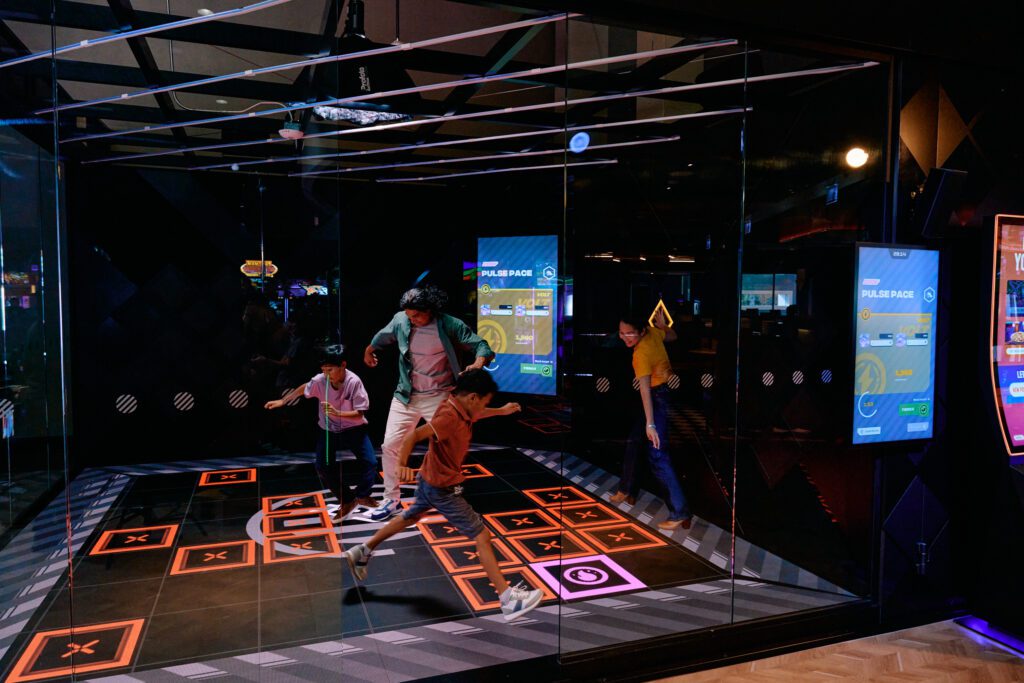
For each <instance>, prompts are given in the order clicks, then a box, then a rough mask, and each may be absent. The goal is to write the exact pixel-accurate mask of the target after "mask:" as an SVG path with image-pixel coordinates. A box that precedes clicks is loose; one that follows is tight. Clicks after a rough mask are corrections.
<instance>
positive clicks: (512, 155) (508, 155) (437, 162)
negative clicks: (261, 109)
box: [288, 135, 679, 178]
mask: <svg viewBox="0 0 1024 683" xmlns="http://www.w3.org/2000/svg"><path fill="white" fill-rule="evenodd" d="M677 140H679V136H678V135H671V136H668V137H662V138H652V139H650V140H631V141H629V142H613V143H609V144H604V145H590V146H589V147H587V150H586V151H588V152H589V151H592V150H595V149H613V148H616V147H636V146H639V145H657V144H660V143H663V142H676V141H677ZM565 151H566V150H565V148H564V147H559V148H556V149H541V150H535V151H532V152H504V153H502V154H488V155H486V156H477V157H456V158H453V159H430V160H428V161H407V162H401V163H395V164H381V165H380V166H350V167H348V168H331V169H326V170H322V171H306V172H304V173H289V174H288V176H289V177H291V178H302V177H308V176H317V175H329V174H331V173H356V172H358V171H379V170H381V169H385V168H409V167H410V166H444V165H447V164H461V163H465V162H469V161H494V160H495V159H518V158H522V157H536V156H543V155H545V154H559V153H561V152H565ZM435 177H436V176H435Z"/></svg>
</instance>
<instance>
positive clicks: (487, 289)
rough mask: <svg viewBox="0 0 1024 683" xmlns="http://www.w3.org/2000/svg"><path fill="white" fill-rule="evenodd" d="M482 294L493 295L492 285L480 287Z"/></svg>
mask: <svg viewBox="0 0 1024 683" xmlns="http://www.w3.org/2000/svg"><path fill="white" fill-rule="evenodd" d="M480 293H481V294H490V293H491V286H490V285H480Z"/></svg>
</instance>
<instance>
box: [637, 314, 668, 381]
mask: <svg viewBox="0 0 1024 683" xmlns="http://www.w3.org/2000/svg"><path fill="white" fill-rule="evenodd" d="M633 372H634V373H636V376H637V377H638V378H639V377H645V376H647V375H650V376H651V387H657V386H660V385H662V384H664V383H665V382H667V381H668V378H669V376H670V375H671V374H672V364H671V363H670V362H669V360H668V352H667V351H666V350H665V331H664V330H659V329H658V328H657V327H649V328H647V333H646V334H644V336H642V337H640V343H638V344H637V345H636V346H634V347H633Z"/></svg>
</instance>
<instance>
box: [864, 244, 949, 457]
mask: <svg viewBox="0 0 1024 683" xmlns="http://www.w3.org/2000/svg"><path fill="white" fill-rule="evenodd" d="M856 276H857V280H856V309H855V310H856V316H857V325H856V333H855V334H854V340H853V343H854V345H855V348H856V366H855V368H854V374H853V397H854V405H853V443H855V444H862V443H880V442H884V441H903V440H907V439H929V438H931V436H932V427H933V422H934V394H935V383H934V377H935V315H936V312H937V310H938V289H939V252H937V251H934V250H930V249H917V248H914V247H897V246H868V245H858V247H857V268H856Z"/></svg>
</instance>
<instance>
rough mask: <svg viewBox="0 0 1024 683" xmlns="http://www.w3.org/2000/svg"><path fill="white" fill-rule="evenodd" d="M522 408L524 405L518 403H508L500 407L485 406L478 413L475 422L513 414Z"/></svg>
mask: <svg viewBox="0 0 1024 683" xmlns="http://www.w3.org/2000/svg"><path fill="white" fill-rule="evenodd" d="M522 409H523V407H522V406H520V405H519V404H518V403H506V404H505V405H503V406H501V407H500V408H484V409H483V410H481V411H480V412H479V413H478V414H477V416H476V419H475V420H474V422H479V421H480V420H485V419H487V418H489V417H501V416H503V415H512V414H514V413H518V412H520V411H521V410H522Z"/></svg>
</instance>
